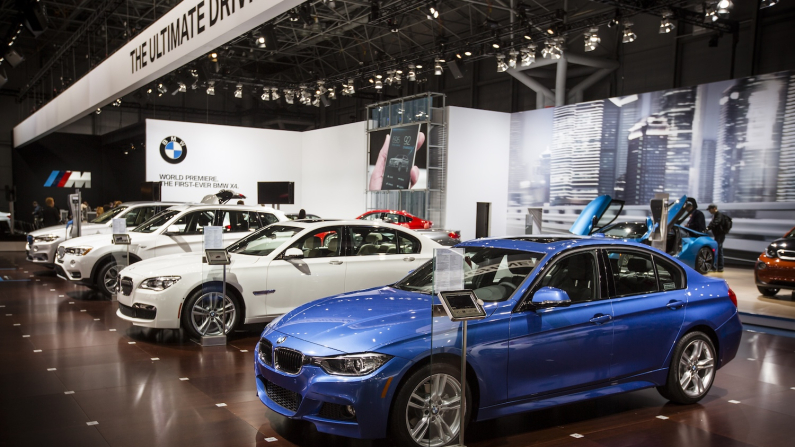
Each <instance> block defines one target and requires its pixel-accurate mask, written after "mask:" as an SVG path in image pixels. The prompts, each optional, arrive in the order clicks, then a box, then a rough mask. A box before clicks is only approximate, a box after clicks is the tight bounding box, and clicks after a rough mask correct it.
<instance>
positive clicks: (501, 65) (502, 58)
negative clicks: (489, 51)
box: [497, 54, 508, 73]
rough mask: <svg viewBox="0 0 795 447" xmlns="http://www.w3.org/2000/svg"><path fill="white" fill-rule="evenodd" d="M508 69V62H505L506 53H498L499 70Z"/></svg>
mask: <svg viewBox="0 0 795 447" xmlns="http://www.w3.org/2000/svg"><path fill="white" fill-rule="evenodd" d="M506 70H508V64H506V63H505V55H504V54H497V72H498V73H502V72H504V71H506Z"/></svg>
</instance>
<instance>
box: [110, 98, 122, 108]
mask: <svg viewBox="0 0 795 447" xmlns="http://www.w3.org/2000/svg"><path fill="white" fill-rule="evenodd" d="M111 104H112V105H113V107H119V106H121V98H116V100H115V101H113V102H112V103H111Z"/></svg>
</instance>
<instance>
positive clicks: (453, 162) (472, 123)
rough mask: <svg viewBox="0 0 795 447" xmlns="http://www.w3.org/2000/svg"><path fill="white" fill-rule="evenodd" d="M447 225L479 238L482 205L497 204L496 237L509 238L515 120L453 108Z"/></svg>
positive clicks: (493, 206)
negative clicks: (477, 224)
mask: <svg viewBox="0 0 795 447" xmlns="http://www.w3.org/2000/svg"><path fill="white" fill-rule="evenodd" d="M448 109H449V117H448V123H449V124H448V125H449V127H448V133H447V134H448V138H449V139H448V144H447V154H448V155H447V166H448V168H447V214H446V219H445V222H446V226H447V227H448V228H449V229H451V230H461V239H462V240H467V239H472V238H474V237H475V215H476V206H477V205H476V204H477V202H491V236H505V223H506V222H505V216H506V214H507V212H508V194H507V191H508V155H509V149H510V134H511V132H510V131H511V115H510V114H508V113H502V112H490V111H486V110H477V109H467V108H460V107H449V108H448Z"/></svg>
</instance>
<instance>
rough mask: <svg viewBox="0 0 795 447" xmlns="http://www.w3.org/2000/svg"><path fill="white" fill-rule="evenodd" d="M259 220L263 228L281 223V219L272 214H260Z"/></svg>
mask: <svg viewBox="0 0 795 447" xmlns="http://www.w3.org/2000/svg"><path fill="white" fill-rule="evenodd" d="M259 219H260V221H261V222H262V226H263V227H264V226H266V225H270V224H273V223H276V222H278V221H279V219H278V218H277V217H276V216H274V215H273V214H271V213H259Z"/></svg>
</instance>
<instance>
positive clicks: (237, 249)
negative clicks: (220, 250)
mask: <svg viewBox="0 0 795 447" xmlns="http://www.w3.org/2000/svg"><path fill="white" fill-rule="evenodd" d="M303 230H304V229H303V228H298V227H288V226H285V225H268V226H267V227H265V228H263V229H261V230H259V231H257V232H255V233H252V234H250V235H248V236H246V237H244V238H243V239H240V240H239V241H237V242H235V243H234V244H232V245H230V246H229V248H228V249H227V251H229V253H238V254H241V255H252V256H268V255H269V254H271V253H273V251H274V250H276V249H277V248H279V247H281V246H282V245H283V244H284V243H285V242H287V241H289V240H291V239H292V238H293V236H295V235H296V234H298V233H300V232H301V231H303Z"/></svg>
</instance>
